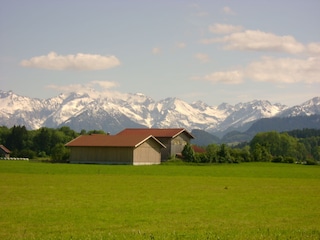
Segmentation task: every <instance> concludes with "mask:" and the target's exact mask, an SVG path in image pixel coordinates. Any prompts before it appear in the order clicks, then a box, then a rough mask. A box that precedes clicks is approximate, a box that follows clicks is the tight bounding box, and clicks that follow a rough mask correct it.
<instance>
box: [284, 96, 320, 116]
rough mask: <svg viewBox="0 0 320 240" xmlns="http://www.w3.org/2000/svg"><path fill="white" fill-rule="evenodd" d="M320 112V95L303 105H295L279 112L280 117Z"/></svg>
mask: <svg viewBox="0 0 320 240" xmlns="http://www.w3.org/2000/svg"><path fill="white" fill-rule="evenodd" d="M314 114H320V97H314V98H312V99H311V100H309V101H306V102H304V103H302V104H301V105H297V106H293V107H291V108H288V109H286V110H285V111H282V112H280V113H279V114H278V117H295V116H311V115H314Z"/></svg>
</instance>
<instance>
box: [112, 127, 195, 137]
mask: <svg viewBox="0 0 320 240" xmlns="http://www.w3.org/2000/svg"><path fill="white" fill-rule="evenodd" d="M182 132H185V133H186V134H187V135H189V136H190V138H194V137H193V136H192V135H191V133H189V132H188V131H187V130H186V129H184V128H126V129H124V130H122V131H121V132H119V133H118V134H117V135H126V136H131V135H145V136H147V135H152V136H154V137H170V138H174V137H176V136H178V135H179V134H180V133H182Z"/></svg>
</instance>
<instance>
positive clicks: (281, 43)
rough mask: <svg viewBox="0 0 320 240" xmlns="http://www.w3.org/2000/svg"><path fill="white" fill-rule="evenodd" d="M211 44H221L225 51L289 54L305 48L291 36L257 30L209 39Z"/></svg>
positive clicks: (299, 51)
mask: <svg viewBox="0 0 320 240" xmlns="http://www.w3.org/2000/svg"><path fill="white" fill-rule="evenodd" d="M211 42H222V43H224V44H225V49H227V50H233V49H235V50H249V51H275V52H286V53H291V54H297V53H301V52H303V51H305V46H304V45H303V44H301V43H299V42H297V41H296V40H295V39H294V37H292V36H277V35H275V34H273V33H266V32H262V31H259V30H256V31H253V30H246V31H244V32H237V33H232V34H230V35H228V36H225V37H223V38H220V39H211ZM209 43H210V42H209Z"/></svg>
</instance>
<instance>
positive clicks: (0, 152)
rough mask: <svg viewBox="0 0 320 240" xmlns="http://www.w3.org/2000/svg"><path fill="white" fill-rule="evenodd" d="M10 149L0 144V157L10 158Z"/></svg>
mask: <svg viewBox="0 0 320 240" xmlns="http://www.w3.org/2000/svg"><path fill="white" fill-rule="evenodd" d="M10 153H11V151H10V150H9V149H8V148H6V147H5V146H3V145H0V157H1V158H10Z"/></svg>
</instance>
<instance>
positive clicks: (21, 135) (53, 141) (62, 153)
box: [0, 125, 104, 162]
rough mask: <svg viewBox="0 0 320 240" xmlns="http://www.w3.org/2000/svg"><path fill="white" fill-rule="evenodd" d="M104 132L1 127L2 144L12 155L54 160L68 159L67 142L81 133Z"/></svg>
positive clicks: (62, 128)
mask: <svg viewBox="0 0 320 240" xmlns="http://www.w3.org/2000/svg"><path fill="white" fill-rule="evenodd" d="M91 133H104V131H100V130H92V131H88V132H87V131H86V130H82V131H81V132H80V133H78V132H75V131H74V130H72V129H70V128H69V127H67V126H64V127H61V128H58V129H53V128H47V127H42V128H40V129H37V130H27V129H26V127H25V126H20V125H19V126H13V127H12V128H8V127H6V126H1V127H0V144H2V145H4V146H6V147H7V148H8V149H9V150H10V151H11V154H10V156H12V157H17V158H20V157H23V158H29V159H36V158H40V159H51V160H52V161H57V162H61V161H66V160H67V159H68V158H69V155H70V153H69V150H68V149H67V148H65V146H64V145H65V144H66V143H67V142H69V141H71V140H72V139H74V138H76V137H78V136H79V135H84V134H91Z"/></svg>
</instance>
